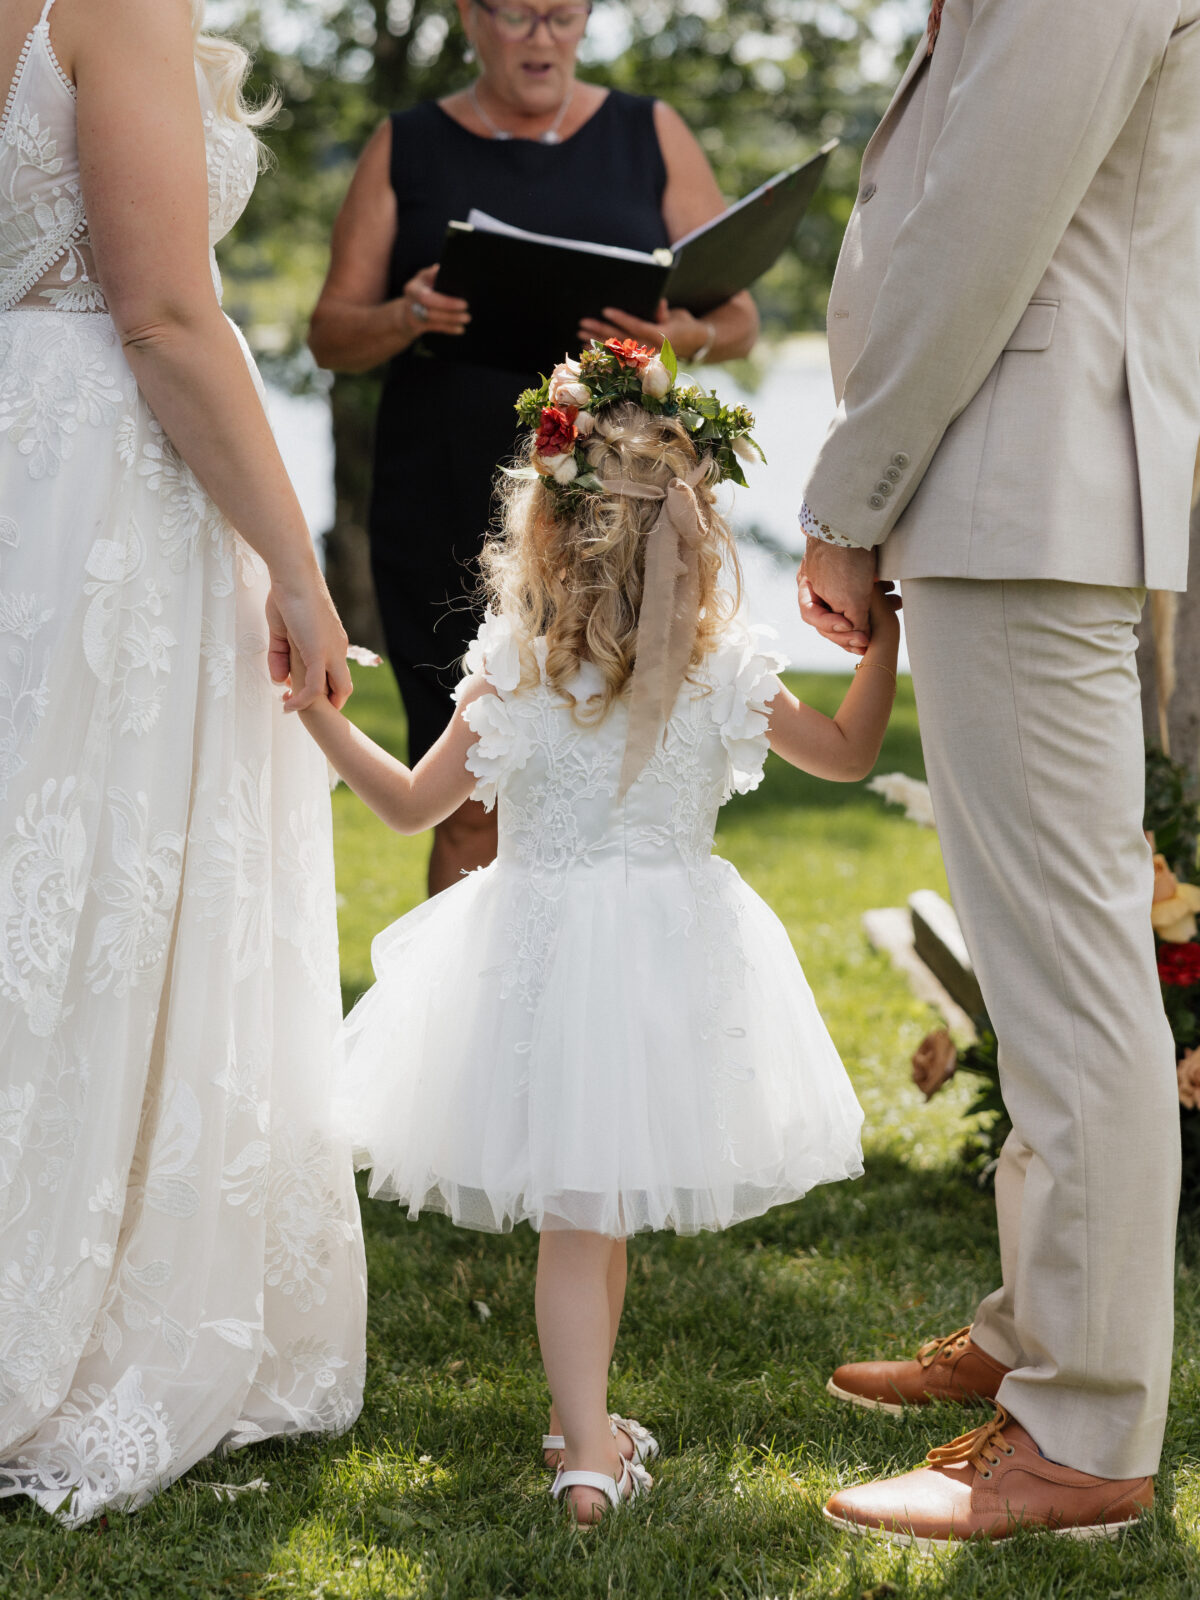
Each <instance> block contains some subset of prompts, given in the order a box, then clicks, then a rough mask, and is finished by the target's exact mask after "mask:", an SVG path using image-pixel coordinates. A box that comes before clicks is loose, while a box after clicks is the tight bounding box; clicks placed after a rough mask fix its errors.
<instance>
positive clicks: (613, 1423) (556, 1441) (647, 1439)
mask: <svg viewBox="0 0 1200 1600" xmlns="http://www.w3.org/2000/svg"><path fill="white" fill-rule="evenodd" d="M608 1421H609V1426H610V1427H611V1428H612V1431H613V1436H614V1438H615V1436H616V1435H617V1434H618V1433H623V1434H624V1435H625V1437H626V1438H627V1439H628V1440H629V1442H630V1444H631V1445H632V1446H633V1457H632V1459H633V1460H634V1461H635V1462H636V1463H637V1465H638V1466H639V1467H642V1466H645V1464H646V1462H647V1461H653V1460H655V1458H656V1457H657V1456H658V1454H659V1443H658V1440H657V1439H656V1438H655V1437H654V1435H653V1434H652V1433H651V1432H650V1430H649V1428H645V1427H643V1426H642V1424H641V1423H640V1422H639V1421H638V1420H637V1418H636V1417H619V1416H618V1415H617V1413H616V1412H615V1411H610V1412H609V1414H608ZM566 1448H567V1441H566V1440H565V1439H564V1438H563V1436H562V1434H561V1433H544V1434H543V1435H542V1450H543V1452H545V1451H547V1450H565V1449H566ZM625 1459H626V1460H629V1459H630V1458H629V1457H626V1458H625Z"/></svg>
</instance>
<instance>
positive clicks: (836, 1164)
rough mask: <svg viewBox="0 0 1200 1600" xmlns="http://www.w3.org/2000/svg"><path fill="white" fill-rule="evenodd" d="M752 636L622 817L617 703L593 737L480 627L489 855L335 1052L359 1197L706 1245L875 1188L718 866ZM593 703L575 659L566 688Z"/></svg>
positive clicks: (758, 924) (829, 1077)
mask: <svg viewBox="0 0 1200 1600" xmlns="http://www.w3.org/2000/svg"><path fill="white" fill-rule="evenodd" d="M764 633H765V630H749V629H747V628H745V627H744V626H743V625H742V624H741V623H740V622H735V623H733V624H731V626H730V629H729V631H728V633H727V634H726V635H725V637H724V639H723V640H722V642H721V644H720V645H719V646H718V648H717V649H716V650H715V651H714V652H713V653H712V654H711V655H710V656H709V657H707V658H706V661H705V663H704V665H703V667H702V668H701V669H698V670H696V671H694V672H693V674H692V676H693V677H695V678H697V679H698V680H699V681H698V683H697V684H695V685H691V684H685V685H684V687H683V689H682V691H681V693H680V695H679V698H678V700H677V702H676V705H675V709H674V712H673V714H672V716H671V719H670V722H669V724H668V727H667V731H666V735H665V737H664V739H663V741H662V743H661V745H660V747H659V749H658V750H657V751H656V753H655V755H654V756H653V758H652V759H651V761H650V762H649V763H648V765H647V766H646V768H645V770H644V771H643V772H642V774H641V776H640V777H639V778H638V779H637V781H636V782H635V783H634V784H633V786H632V787H631V788H630V790H629V792H628V794H627V795H626V797H625V799H624V801H623V802H619V801H618V799H617V779H618V774H619V771H620V767H621V758H622V754H623V751H624V746H625V729H626V719H627V712H626V708H625V705H624V704H622V703H618V704H617V706H615V707H614V708H613V710H612V711H611V712H610V713H609V715H608V717H607V718H606V719H605V720H604V721H603V722H601V723H600V724H599V725H597V726H591V727H589V726H580V725H579V723H578V722H576V721H575V719H574V718H573V716H572V713H571V710H570V707H569V706H568V705H567V704H566V703H564V702H563V701H562V700H561V698H560V697H559V696H558V695H556V694H555V693H554V692H553V691H552V690H551V689H550V688H549V687H548V686H547V685H546V684H545V683H544V682H543V683H541V684H538V685H536V686H534V687H532V688H523V689H519V688H518V683H519V679H520V663H519V658H518V649H517V643H516V640H515V639H514V637H513V633H512V630H511V627H510V625H509V623H508V622H507V621H506V620H505V619H503V618H496V617H489V618H488V620H487V621H486V622H485V623H484V626H483V628H482V629H481V631H480V634H479V636H478V638H477V640H476V642H475V644H474V645H473V647H472V650H471V653H470V655H469V656H468V660H467V665H468V669H469V670H470V671H472V672H475V673H479V674H482V675H483V676H484V677H485V678H486V679H487V681H488V683H489V684H490V685H491V686H492V688H493V689H494V690H495V693H494V694H485V695H483V696H481V697H480V698H479V699H477V700H475V701H474V702H473V703H472V704H471V705H470V706H468V707H467V709H466V712H465V716H466V719H467V721H468V723H469V724H470V726H471V728H472V729H473V730H474V731H475V732H476V733H477V734H478V735H479V738H478V741H477V743H476V744H475V745H474V746H473V747H472V749H471V752H470V755H469V757H468V766H469V768H470V770H471V772H472V773H473V774H474V775H475V777H476V778H477V779H478V782H477V784H476V788H475V797H476V798H477V799H479V800H482V801H483V802H484V803H485V804H487V805H489V806H490V805H491V804H493V803H494V802H495V801H496V800H497V799H498V802H499V808H500V809H499V823H500V848H499V856H498V858H497V860H496V861H495V862H494V863H493V864H492V865H491V866H489V867H486V868H484V869H483V870H482V871H479V872H474V873H472V874H470V875H469V876H468V877H466V878H464V879H463V881H462V882H461V883H458V884H455V885H454V886H453V887H452V888H450V889H447V890H445V891H444V892H443V893H442V894H439V895H437V896H436V897H435V898H434V899H432V900H430V901H427V902H426V903H425V904H424V905H422V906H420V907H418V908H417V910H415V911H413V912H411V913H410V914H409V915H408V916H405V917H402V918H401V919H400V920H399V921H398V922H396V923H393V924H392V926H391V927H390V928H387V929H385V930H384V932H383V933H381V934H380V935H379V937H378V938H377V939H376V940H375V943H374V946H373V949H372V957H373V961H374V966H375V973H376V977H377V980H378V981H377V982H376V984H375V986H374V987H373V988H372V989H371V990H370V991H369V992H368V993H367V994H366V995H364V997H363V998H362V1000H361V1001H360V1002H359V1004H358V1005H357V1006H356V1007H355V1008H354V1010H353V1011H352V1012H351V1014H350V1015H349V1017H348V1018H347V1019H346V1022H345V1025H344V1028H343V1031H342V1043H343V1047H344V1060H343V1062H342V1064H341V1066H340V1069H339V1073H340V1083H339V1094H338V1105H337V1114H338V1116H339V1118H340V1119H341V1121H342V1122H343V1124H344V1130H343V1131H346V1132H348V1133H349V1135H350V1138H351V1140H352V1143H353V1145H354V1147H355V1150H356V1152H357V1160H358V1164H359V1165H360V1166H369V1167H370V1168H371V1169H372V1171H371V1180H370V1191H371V1194H372V1195H379V1196H384V1197H388V1198H392V1199H396V1200H399V1201H400V1202H401V1203H402V1204H404V1205H406V1206H407V1207H408V1210H409V1215H410V1216H414V1217H415V1216H416V1215H418V1213H420V1212H421V1211H442V1212H447V1213H448V1214H449V1215H450V1216H451V1217H453V1219H454V1220H455V1222H458V1223H461V1224H464V1225H466V1226H469V1227H474V1228H484V1229H489V1230H502V1229H508V1228H510V1227H512V1225H513V1224H514V1223H517V1222H529V1223H530V1224H532V1226H533V1227H535V1228H542V1227H571V1228H579V1229H587V1230H590V1231H592V1232H595V1233H602V1234H610V1235H613V1236H621V1235H625V1234H630V1233H635V1232H637V1231H639V1230H641V1229H647V1228H673V1229H675V1230H677V1231H678V1232H680V1233H694V1232H696V1231H698V1230H699V1229H702V1228H723V1227H727V1226H728V1225H729V1224H730V1223H733V1222H738V1221H740V1220H742V1219H744V1218H746V1217H753V1216H757V1215H759V1214H760V1213H761V1212H763V1211H765V1210H766V1209H767V1208H768V1207H769V1206H774V1205H779V1204H782V1203H783V1202H785V1201H788V1200H794V1199H796V1198H797V1197H798V1196H800V1195H802V1194H804V1193H805V1192H806V1191H807V1190H808V1189H811V1188H812V1187H813V1185H814V1184H818V1183H828V1182H830V1181H832V1180H834V1179H838V1178H849V1177H856V1176H857V1175H858V1174H859V1173H861V1171H862V1158H861V1150H860V1144H859V1134H860V1130H861V1126H862V1112H861V1110H860V1109H859V1105H858V1102H857V1100H856V1099H855V1097H854V1091H853V1090H852V1088H851V1086H850V1082H849V1079H848V1078H847V1076H846V1073H845V1070H844V1068H843V1067H842V1063H841V1061H840V1060H839V1058H838V1054H837V1051H836V1050H835V1049H834V1046H833V1042H832V1040H831V1039H830V1037H829V1034H828V1032H827V1031H826V1029H825V1025H824V1023H823V1022H822V1020H821V1017H820V1014H819V1013H818V1011H817V1007H816V1005H815V1003H814V1001H813V997H812V993H811V991H810V989H809V987H808V984H807V983H806V982H805V979H804V974H803V973H802V971H801V970H800V965H799V962H798V961H797V960H796V957H795V954H794V953H793V951H792V947H791V944H790V942H789V940H788V936H787V934H786V932H785V931H784V928H783V926H782V924H781V923H780V922H779V920H778V918H777V917H776V916H775V915H774V913H773V912H772V911H770V910H769V908H768V907H767V906H766V905H765V904H764V903H763V901H762V900H760V899H759V897H758V896H757V895H756V894H755V893H754V892H753V890H751V889H749V888H748V887H747V886H746V884H745V883H743V881H742V880H741V878H740V877H739V876H738V874H737V872H736V871H735V870H734V868H733V867H732V866H730V865H729V863H728V862H727V861H722V860H721V859H720V858H719V857H718V856H714V855H713V854H712V843H713V828H714V825H715V823H716V818H717V812H718V810H719V809H720V806H721V804H722V802H723V801H725V800H727V799H728V798H729V797H730V795H732V794H741V793H745V792H746V791H748V790H750V789H753V788H755V787H756V786H757V784H758V783H759V781H760V779H761V777H762V768H763V761H764V758H765V756H766V753H767V741H766V720H767V719H766V714H765V709H764V708H765V706H766V704H767V702H768V701H769V700H770V699H771V698H772V697H773V696H774V695H775V693H776V692H777V690H778V688H779V683H778V679H777V678H776V676H775V674H776V672H777V670H778V669H779V667H780V666H781V665H782V662H781V659H780V658H779V657H778V656H776V655H774V654H773V653H772V652H771V650H770V648H769V646H768V644H767V642H766V639H765V637H764ZM593 684H594V685H595V687H593ZM598 688H599V676H598V674H597V673H596V669H595V668H594V667H592V666H590V665H589V664H585V665H584V666H583V668H582V669H581V672H580V675H579V678H578V680H577V682H576V683H575V684H574V685H573V692H574V694H575V695H576V697H577V698H578V699H579V700H581V701H582V700H584V699H586V697H587V695H588V694H589V693H595V692H597V690H598Z"/></svg>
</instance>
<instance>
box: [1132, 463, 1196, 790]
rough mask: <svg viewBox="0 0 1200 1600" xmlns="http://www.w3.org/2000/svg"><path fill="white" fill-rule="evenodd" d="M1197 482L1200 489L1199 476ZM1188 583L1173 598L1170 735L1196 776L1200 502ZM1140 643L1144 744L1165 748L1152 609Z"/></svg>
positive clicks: (1176, 752) (1179, 757)
mask: <svg viewBox="0 0 1200 1600" xmlns="http://www.w3.org/2000/svg"><path fill="white" fill-rule="evenodd" d="M1197 481H1198V486H1200V477H1198V480H1197ZM1189 578H1190V581H1189V584H1188V589H1187V593H1186V594H1181V595H1177V596H1176V597H1175V602H1176V612H1175V627H1174V655H1175V692H1174V694H1173V695H1172V696H1171V700H1170V703H1169V706H1168V711H1167V734H1168V740H1169V743H1170V753H1171V756H1172V758H1173V759H1174V760H1176V761H1181V762H1182V763H1183V764H1184V765H1185V766H1186V767H1188V768H1190V769H1191V770H1192V771H1193V772H1195V771H1196V770H1197V765H1198V763H1200V500H1198V501H1197V502H1196V503H1195V504H1194V505H1193V507H1192V540H1191V560H1190V564H1189ZM1138 638H1139V641H1140V642H1139V645H1138V671H1139V672H1140V674H1141V679H1142V716H1143V719H1144V721H1145V726H1146V739H1147V742H1148V743H1150V744H1153V745H1161V744H1162V739H1161V736H1160V733H1159V715H1158V693H1157V688H1156V679H1155V666H1156V659H1157V647H1156V642H1155V639H1154V637H1153V634H1152V633H1151V629H1150V606H1149V604H1147V607H1146V612H1145V614H1144V615H1143V617H1142V624H1141V627H1140V628H1139V630H1138Z"/></svg>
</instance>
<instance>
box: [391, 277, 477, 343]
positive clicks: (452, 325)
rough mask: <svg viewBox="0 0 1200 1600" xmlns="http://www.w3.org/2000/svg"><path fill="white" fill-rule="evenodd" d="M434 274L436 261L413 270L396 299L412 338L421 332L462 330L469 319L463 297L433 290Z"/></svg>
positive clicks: (457, 331)
mask: <svg viewBox="0 0 1200 1600" xmlns="http://www.w3.org/2000/svg"><path fill="white" fill-rule="evenodd" d="M437 275H438V269H437V263H436V262H434V264H433V266H432V267H422V268H421V270H420V272H414V273H413V275H412V277H411V278H410V279H409V280H408V282H407V283H406V284H405V285H404V292H403V293H402V294H401V296H400V299H399V301H398V302H397V304H398V305H399V307H400V311H401V314H402V315H403V317H404V319H405V322H406V324H407V331H408V333H409V334H410V335H411V336H412V337H413V338H414V339H415V338H419V337H420V335H421V334H423V333H463V332H464V331H465V329H466V326H467V323H468V322H470V320H471V314H470V311H469V310H468V308H467V302H466V301H465V300H459V299H456V298H455V297H454V296H453V295H449V294H439V293H438V292H437V290H436V289H435V288H434V284H435V283H436V282H437Z"/></svg>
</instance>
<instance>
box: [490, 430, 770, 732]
mask: <svg viewBox="0 0 1200 1600" xmlns="http://www.w3.org/2000/svg"><path fill="white" fill-rule="evenodd" d="M582 442H583V441H581V443H582ZM583 448H584V450H585V452H586V455H587V458H588V461H589V463H590V465H591V469H592V471H593V472H594V473H595V474H596V476H597V477H599V478H602V479H603V478H628V479H631V480H632V481H633V482H635V483H644V484H647V485H653V486H654V487H657V488H660V489H664V490H665V489H666V487H667V485H668V484H669V483H670V482H671V480H672V479H673V478H686V477H688V476H689V475H690V474H691V473H693V472H694V471H695V469H696V467H697V465H698V464H699V461H700V459H701V457H700V455H699V454H698V453H697V450H696V446H695V444H694V443H693V441H692V438H691V436H690V434H689V433H688V431H687V429H686V428H685V427H684V426H683V424H682V423H681V422H680V421H679V419H678V418H677V417H668V416H652V415H651V414H650V413H649V412H647V411H645V410H643V409H642V407H641V406H639V405H638V404H637V403H636V402H635V401H623V402H621V403H619V404H617V405H613V406H610V407H607V408H605V410H604V411H602V412H601V413H600V414H599V415H598V416H597V418H596V425H595V430H594V432H593V433H591V434H590V435H589V436H588V438H587V440H586V443H584V444H583ZM533 451H534V445H533V439H532V438H530V439H529V440H527V441H526V444H525V446H524V451H523V457H524V461H525V462H526V463H528V462H530V461H531V460H532V456H533ZM716 476H717V468H716V463H715V462H714V463H713V464H712V470H711V471H710V472H709V473H708V474H707V475H706V476H705V477H704V478H703V479H702V480H701V481H700V483H699V484H698V485H697V486H696V491H695V493H696V499H697V502H698V504H699V506H700V517H701V528H702V532H703V534H704V538H703V539H702V541H701V544H700V549H699V572H700V625H699V628H698V629H697V632H696V642H695V645H694V646H693V649H692V658H691V665H692V666H693V667H696V666H698V665H699V664H700V662H701V661H702V660H703V659H704V657H705V656H706V655H707V654H708V653H709V652H710V651H711V650H712V649H713V648H714V647H715V646H716V644H717V641H718V640H719V638H720V636H721V634H722V633H723V631H724V629H725V626H726V624H727V623H728V621H729V619H730V618H731V617H732V616H733V614H734V613H735V612H736V610H737V609H738V606H739V605H740V603H741V592H742V577H741V568H740V566H739V563H738V558H737V551H736V548H735V546H734V542H733V536H732V535H731V533H730V531H729V528H728V527H727V526H726V524H725V521H724V519H723V518H722V517H721V515H720V513H719V512H718V511H717V509H716V497H715V495H714V493H713V483H714V481H715V479H716ZM500 492H501V496H502V515H501V530H500V532H498V533H494V534H492V535H490V536H489V537H488V539H487V541H486V542H485V544H484V547H483V552H482V555H481V557H480V565H481V568H482V573H483V587H484V593H485V597H486V601H487V604H488V606H489V608H490V609H491V610H493V611H495V612H498V613H499V614H500V615H502V616H505V617H508V618H510V619H511V621H512V622H513V624H514V626H515V629H516V633H517V637H518V640H519V641H520V647H521V665H522V678H521V683H522V687H529V686H531V685H532V684H535V683H537V681H538V666H537V662H536V660H535V658H534V655H533V650H532V642H533V640H534V639H537V638H541V637H544V638H545V640H546V678H547V681H548V682H549V684H550V685H551V687H552V688H553V689H555V690H556V691H557V692H558V693H559V694H561V695H562V696H563V697H564V699H566V700H568V701H569V702H570V704H571V706H572V707H573V710H574V714H575V716H576V719H577V720H578V721H581V722H588V723H592V722H599V721H601V720H602V719H603V718H604V717H605V716H606V715H607V714H608V711H609V709H610V708H611V706H612V704H613V702H614V701H615V700H616V699H617V698H618V696H619V695H620V694H621V692H622V691H623V690H624V688H625V685H626V684H627V683H628V682H629V679H630V677H631V675H632V673H633V665H634V660H635V658H636V655H637V628H638V618H639V615H640V613H641V603H642V584H643V581H644V576H645V568H646V539H645V535H646V534H647V533H648V532H649V530H650V528H651V527H653V525H654V523H655V521H656V520H657V518H658V515H659V512H660V511H661V509H662V502H661V501H660V500H640V499H635V498H633V497H632V496H629V495H622V494H588V495H587V496H586V497H579V496H577V497H575V503H574V505H573V506H572V508H571V510H570V511H565V510H564V509H562V508H561V507H560V505H559V503H557V502H556V499H555V496H554V493H553V491H552V490H551V489H549V488H548V487H547V485H546V480H545V479H544V478H541V477H539V478H537V479H536V480H529V479H525V478H521V479H517V478H505V479H502V481H501V491H500ZM722 569H724V570H725V572H726V574H727V580H726V582H725V583H722V582H721V573H722ZM581 661H590V662H592V663H593V665H595V666H596V667H597V668H599V671H600V674H601V676H602V678H603V680H604V689H603V692H602V694H601V695H600V696H599V697H598V700H597V699H593V700H590V701H589V702H588V703H587V704H586V705H585V706H581V705H579V704H577V702H576V701H575V697H574V696H573V695H572V694H571V692H570V690H569V689H568V687H567V685H568V684H569V682H570V681H571V679H572V677H573V676H574V675H575V673H576V672H577V670H578V668H579V663H580V662H581Z"/></svg>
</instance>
